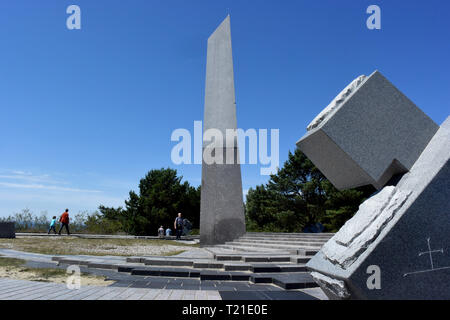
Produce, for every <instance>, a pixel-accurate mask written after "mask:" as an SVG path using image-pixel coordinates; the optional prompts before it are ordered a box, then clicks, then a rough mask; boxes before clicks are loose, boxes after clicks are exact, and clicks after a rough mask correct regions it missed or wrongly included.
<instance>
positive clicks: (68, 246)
mask: <svg viewBox="0 0 450 320" xmlns="http://www.w3.org/2000/svg"><path fill="white" fill-rule="evenodd" d="M192 247H199V245H198V244H185V243H179V242H176V241H172V240H145V239H81V238H76V237H18V238H16V239H0V248H8V249H14V250H18V251H25V252H33V253H41V254H49V255H79V254H85V255H95V256H140V255H142V256H144V255H175V254H179V253H181V252H183V251H186V250H187V249H189V248H192Z"/></svg>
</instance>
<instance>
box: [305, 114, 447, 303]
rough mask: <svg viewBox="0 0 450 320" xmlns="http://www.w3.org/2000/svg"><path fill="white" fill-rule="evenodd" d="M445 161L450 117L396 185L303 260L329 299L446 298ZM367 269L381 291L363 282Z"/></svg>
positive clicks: (361, 208)
mask: <svg viewBox="0 0 450 320" xmlns="http://www.w3.org/2000/svg"><path fill="white" fill-rule="evenodd" d="M449 158H450V117H449V118H448V119H447V120H446V121H445V122H444V123H443V124H442V126H441V127H440V129H439V130H438V132H437V133H436V135H435V136H434V137H433V138H432V140H431V141H430V143H429V144H428V146H427V147H426V148H425V150H424V152H423V153H422V154H421V155H420V157H419V159H418V160H417V162H416V163H415V164H414V166H413V167H412V168H411V170H410V172H409V173H407V174H405V175H404V176H403V178H402V179H401V180H400V182H399V183H398V184H397V186H395V187H392V186H388V187H385V188H384V189H383V190H382V191H381V192H380V193H378V194H377V195H375V196H373V197H372V198H370V199H369V200H367V201H366V202H365V203H363V204H362V205H361V206H360V209H359V211H358V212H357V213H356V215H355V216H354V217H353V218H352V219H351V220H349V221H348V222H347V223H346V224H345V225H344V227H343V228H342V229H341V230H340V231H339V232H338V233H337V234H336V235H335V236H334V237H333V238H331V239H330V240H329V241H328V242H327V243H326V244H325V245H324V247H323V248H322V249H321V251H320V252H319V253H318V254H317V255H316V256H314V257H313V259H311V260H310V261H309V262H308V264H307V267H308V268H309V269H310V270H312V271H314V274H313V276H314V278H315V279H316V280H317V282H318V284H319V285H320V286H321V287H322V289H323V290H324V291H325V292H326V294H327V295H328V296H329V297H330V298H334V299H345V298H350V299H450V287H449V285H448V284H449V283H450V232H449V230H450V201H448V199H449V198H450V164H449ZM371 266H375V267H376V268H379V270H380V274H379V275H380V286H381V288H380V289H377V288H375V289H374V288H372V289H370V288H369V286H368V284H367V283H368V281H369V282H370V281H371V280H369V277H370V276H371V273H370V270H371ZM372 268H373V267H372ZM372 270H373V269H372ZM336 281H337V282H336ZM346 292H347V294H346Z"/></svg>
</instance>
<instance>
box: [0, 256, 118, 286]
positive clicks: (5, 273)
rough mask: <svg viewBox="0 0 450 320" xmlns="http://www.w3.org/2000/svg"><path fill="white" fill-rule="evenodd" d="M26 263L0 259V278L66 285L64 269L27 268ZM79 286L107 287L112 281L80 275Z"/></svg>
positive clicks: (19, 260)
mask: <svg viewBox="0 0 450 320" xmlns="http://www.w3.org/2000/svg"><path fill="white" fill-rule="evenodd" d="M25 263H26V261H25V260H21V259H15V258H4V257H0V278H9V279H17V280H28V281H41V282H54V283H66V281H67V277H68V276H69V274H67V273H66V270H64V269H52V268H29V267H26V266H25ZM80 279H81V285H82V286H87V285H96V286H108V285H110V284H113V283H114V281H105V277H101V276H94V275H90V274H85V273H82V274H81V275H80Z"/></svg>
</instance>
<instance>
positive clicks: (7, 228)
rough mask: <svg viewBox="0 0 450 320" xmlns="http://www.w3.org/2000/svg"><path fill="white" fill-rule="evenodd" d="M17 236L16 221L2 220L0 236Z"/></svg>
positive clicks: (10, 237) (11, 237)
mask: <svg viewBox="0 0 450 320" xmlns="http://www.w3.org/2000/svg"><path fill="white" fill-rule="evenodd" d="M15 237H16V230H15V227H14V222H0V238H7V239H13V238H15Z"/></svg>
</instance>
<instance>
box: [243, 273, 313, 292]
mask: <svg viewBox="0 0 450 320" xmlns="http://www.w3.org/2000/svg"><path fill="white" fill-rule="evenodd" d="M250 282H253V283H272V284H274V285H277V286H279V287H281V288H283V289H285V290H292V289H306V288H316V287H318V285H317V284H316V283H315V282H314V280H313V279H312V277H311V276H310V275H309V273H306V272H294V273H289V274H280V273H256V274H253V275H252V276H251V277H250Z"/></svg>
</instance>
